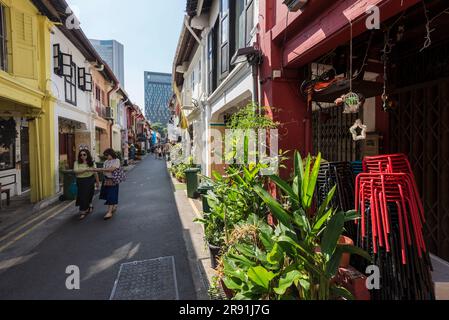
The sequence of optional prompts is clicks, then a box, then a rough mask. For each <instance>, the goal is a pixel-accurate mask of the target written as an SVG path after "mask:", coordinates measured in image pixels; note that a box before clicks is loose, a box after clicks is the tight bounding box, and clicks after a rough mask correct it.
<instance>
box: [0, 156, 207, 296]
mask: <svg viewBox="0 0 449 320" xmlns="http://www.w3.org/2000/svg"><path fill="white" fill-rule="evenodd" d="M176 192H177V191H176V190H175V188H174V187H173V184H172V182H171V178H170V176H169V174H168V172H167V170H166V163H165V161H161V160H154V159H153V158H152V157H147V158H146V159H144V160H143V161H142V162H141V163H139V164H138V165H137V166H136V167H135V168H134V169H132V170H131V171H129V172H128V179H127V181H126V182H124V183H123V184H121V185H120V205H119V210H118V212H117V214H116V216H115V217H114V218H113V219H112V220H110V221H104V220H103V216H104V214H105V213H106V211H107V209H106V207H104V206H103V202H102V201H100V200H98V199H97V200H95V202H94V206H95V211H94V213H93V214H92V215H90V216H89V217H87V218H86V219H85V220H84V221H78V219H77V218H78V215H77V211H76V208H75V207H74V204H73V202H62V203H59V204H57V206H56V207H53V208H52V210H50V211H49V212H47V213H46V214H45V215H44V216H43V217H39V219H37V218H35V221H32V220H30V221H26V222H24V223H27V225H26V226H24V227H23V228H21V226H20V225H19V226H18V227H17V228H16V230H13V231H11V236H8V234H6V235H5V234H0V299H6V300H10V299H19V300H21V299H30V300H108V299H109V298H110V297H111V292H112V290H113V287H114V283H115V281H116V279H117V276H118V272H119V269H120V266H121V265H122V264H124V263H129V262H136V261H144V260H149V259H157V258H160V257H171V256H173V257H174V261H175V270H176V272H175V275H176V280H177V290H178V293H179V299H182V300H184V299H187V300H189V299H198V298H206V297H205V295H204V286H203V284H202V283H201V278H200V276H201V275H200V272H199V269H198V267H196V268H195V269H194V270H192V269H191V268H192V266H194V265H195V263H192V261H197V257H196V253H195V250H194V249H193V248H194V246H192V239H191V238H190V237H191V234H192V232H191V231H190V230H188V229H186V228H185V226H187V227H192V228H196V227H198V225H195V224H193V221H192V220H191V219H190V217H186V216H184V217H183V216H180V214H181V213H180V210H181V211H182V212H184V213H185V212H187V213H188V214H192V212H193V211H194V210H193V209H192V207H191V206H190V203H188V200H187V199H186V197H179V194H178V195H177V194H176ZM181 192H182V190H181ZM177 198H178V199H177ZM185 201H187V202H185ZM196 231H197V232H200V231H199V230H196ZM197 236H199V237H202V235H201V234H198V235H197ZM197 241H198V239H196V240H194V241H193V242H197ZM68 266H77V267H78V268H79V270H80V275H81V277H80V278H81V282H80V289H79V290H68V289H67V287H66V280H67V277H68V276H69V275H68V274H66V269H67V267H68ZM192 271H193V272H192ZM156 298H157V297H156Z"/></svg>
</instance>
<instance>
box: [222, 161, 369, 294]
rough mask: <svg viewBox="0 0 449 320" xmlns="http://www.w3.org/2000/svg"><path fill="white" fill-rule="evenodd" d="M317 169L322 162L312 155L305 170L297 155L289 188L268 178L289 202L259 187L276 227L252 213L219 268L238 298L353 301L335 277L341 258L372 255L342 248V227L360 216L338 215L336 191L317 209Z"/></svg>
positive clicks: (274, 177) (258, 189)
mask: <svg viewBox="0 0 449 320" xmlns="http://www.w3.org/2000/svg"><path fill="white" fill-rule="evenodd" d="M320 158H321V157H320V156H318V158H317V160H320ZM319 167H320V161H316V162H315V164H314V166H313V168H312V166H311V158H310V157H309V158H308V159H307V161H306V166H305V168H304V167H303V164H302V159H301V158H300V156H299V153H296V154H295V169H294V173H293V177H294V179H293V182H292V183H291V184H290V183H288V182H285V181H283V180H281V179H280V178H279V177H277V176H272V177H270V178H271V180H272V181H273V182H274V183H276V185H277V186H278V187H279V191H280V192H281V193H282V194H283V195H284V196H285V198H286V200H285V201H278V200H277V199H274V198H273V197H272V196H271V195H270V194H269V193H268V192H267V191H265V190H264V189H263V188H262V187H257V186H256V187H255V188H256V192H257V193H258V194H259V196H260V198H261V199H262V200H263V201H264V202H265V203H266V204H267V206H268V207H269V209H270V211H271V213H272V214H273V216H274V217H275V218H276V219H277V220H278V221H279V223H278V225H277V226H276V227H275V228H273V227H271V226H269V225H268V224H267V223H266V222H265V221H264V219H261V218H259V217H257V216H256V215H254V216H252V217H250V219H248V221H247V222H246V223H244V224H241V225H239V226H238V227H237V228H235V229H234V232H233V234H232V237H231V240H230V242H229V246H228V247H227V249H226V251H225V252H224V254H223V257H222V260H221V263H220V266H219V268H218V271H219V274H220V276H221V279H222V280H223V282H224V284H225V285H226V287H227V288H228V289H230V290H232V291H234V293H235V297H234V299H236V300H241V299H252V300H257V299H275V300H277V299H301V300H329V299H339V298H341V297H344V298H346V299H352V296H351V294H350V293H349V292H348V291H347V290H346V289H344V288H342V287H339V286H338V285H337V284H336V283H334V282H333V281H332V279H333V278H334V277H335V275H336V273H337V271H338V267H339V265H340V264H341V261H342V256H343V254H345V253H352V254H357V255H360V256H363V257H365V258H366V259H368V260H369V259H370V257H369V255H368V254H367V253H366V252H364V251H363V250H362V249H360V248H357V247H354V246H353V245H348V244H339V240H340V239H341V236H342V234H343V232H344V223H345V222H346V221H352V220H355V219H358V218H359V217H358V215H357V214H356V213H355V212H353V211H351V212H346V213H345V212H338V211H337V210H335V209H333V208H330V207H329V203H331V200H332V198H333V197H334V195H335V188H334V189H333V190H332V191H331V192H330V193H329V195H328V196H327V199H326V201H325V203H323V205H322V206H320V207H319V208H316V209H314V206H313V199H314V193H315V187H316V181H317V177H318V171H319ZM317 249H319V250H317Z"/></svg>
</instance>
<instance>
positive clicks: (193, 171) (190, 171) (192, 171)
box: [184, 168, 201, 173]
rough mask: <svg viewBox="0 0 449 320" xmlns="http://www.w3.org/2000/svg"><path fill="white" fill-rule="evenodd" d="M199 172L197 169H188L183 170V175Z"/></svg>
mask: <svg viewBox="0 0 449 320" xmlns="http://www.w3.org/2000/svg"><path fill="white" fill-rule="evenodd" d="M200 171H201V170H200V169H198V168H189V169H187V170H185V171H184V173H198V172H200Z"/></svg>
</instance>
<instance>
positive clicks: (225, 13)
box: [219, 0, 230, 80]
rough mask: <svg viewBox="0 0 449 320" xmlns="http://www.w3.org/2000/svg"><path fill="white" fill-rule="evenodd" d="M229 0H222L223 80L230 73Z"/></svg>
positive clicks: (220, 68)
mask: <svg viewBox="0 0 449 320" xmlns="http://www.w3.org/2000/svg"><path fill="white" fill-rule="evenodd" d="M229 1H230V0H221V6H220V46H219V47H220V63H219V73H220V79H221V80H222V79H223V78H225V77H226V76H227V75H228V74H229V62H230V57H229V42H230V41H229V40H230V39H229V35H230V32H229V29H230V15H229Z"/></svg>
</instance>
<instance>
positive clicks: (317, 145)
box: [312, 106, 361, 162]
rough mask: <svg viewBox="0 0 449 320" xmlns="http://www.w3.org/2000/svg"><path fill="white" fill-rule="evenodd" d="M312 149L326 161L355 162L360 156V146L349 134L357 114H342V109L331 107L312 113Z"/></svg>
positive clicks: (357, 116)
mask: <svg viewBox="0 0 449 320" xmlns="http://www.w3.org/2000/svg"><path fill="white" fill-rule="evenodd" d="M312 117H313V149H314V153H315V154H317V153H318V152H321V154H322V156H323V159H326V160H327V161H349V162H351V161H355V160H359V159H360V156H361V152H360V144H358V143H355V142H354V141H353V139H352V135H351V134H350V132H349V128H351V127H352V126H353V124H354V122H355V121H356V120H357V119H359V117H360V115H358V114H343V108H342V107H337V106H333V107H330V108H325V109H323V110H319V111H314V112H313V116H312Z"/></svg>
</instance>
